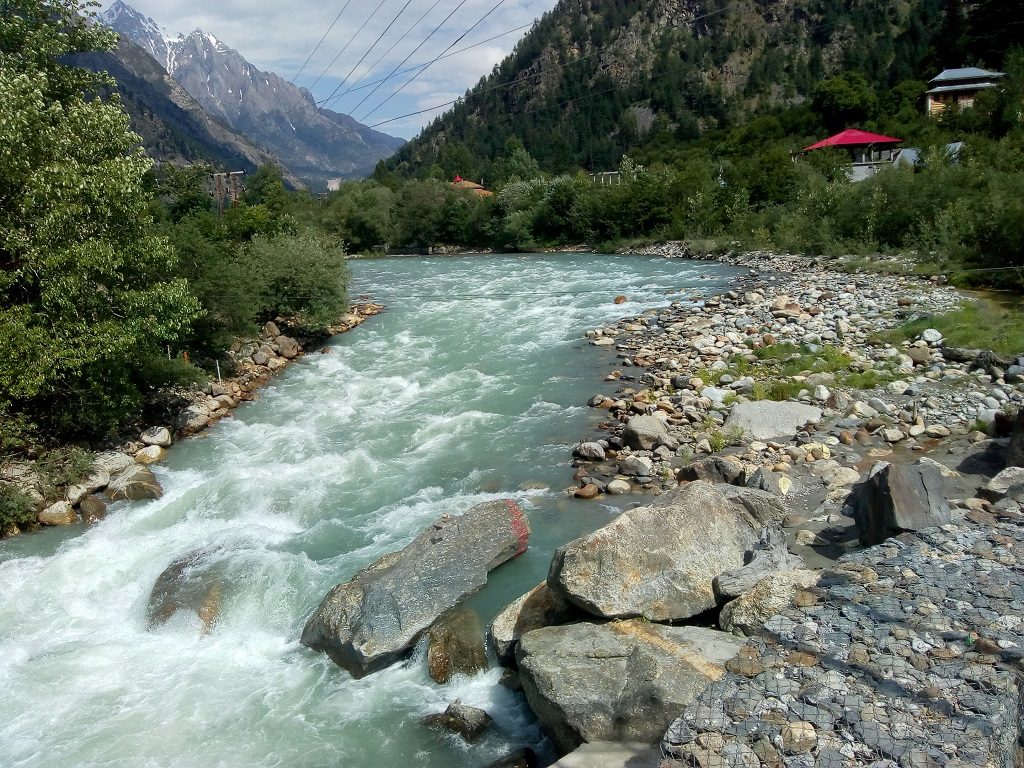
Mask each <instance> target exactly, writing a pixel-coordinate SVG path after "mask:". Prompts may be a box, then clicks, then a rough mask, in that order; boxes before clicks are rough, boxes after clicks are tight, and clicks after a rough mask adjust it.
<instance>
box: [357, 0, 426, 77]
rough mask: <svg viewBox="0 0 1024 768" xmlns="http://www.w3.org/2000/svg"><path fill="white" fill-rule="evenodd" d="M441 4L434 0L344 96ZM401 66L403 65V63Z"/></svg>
mask: <svg viewBox="0 0 1024 768" xmlns="http://www.w3.org/2000/svg"><path fill="white" fill-rule="evenodd" d="M440 4H441V0H434V4H433V5H432V6H430V7H429V8H427V10H426V11H424V12H423V15H422V16H420V17H419V18H418V19H416V21H414V22H413V24H412V26H411V27H409V28H408V29H407V30H405V32H404V33H403V34H402V35H401V37H399V38H398V39H397V40H396V41H395V42H393V43H392V44H391V47H390V48H388V49H387V50H386V51H384V53H382V54H381V55H380V56H378V57H377V60H376V61H375V62H373V64H371V65H370V66H369V68H368V69H367V70H366V73H364V74H362V75H360V76H359V78H358V79H357V80H356V81H355V82H354V83H352V85H350V86H349V87H348V88H346V89H345V93H343V94H341V95H342V96H346V95H347V94H349V93H351V92H352V91H354V90H356V86H357V85H359V83H361V82H362V81H363V78H364V77H366V75H367V74H369V73H370V72H373V70H374V69H376V68H377V65H378V64H380V63H381V62H382V61H383V60H384V59H385V57H387V56H388V55H389V54H390V53H391V52H392V51H393V50H395V48H397V47H398V45H399V44H400V43H401V42H402V41H403V40H405V38H406V37H408V36H409V33H411V32H412V31H413V30H414V29H416V27H418V26H419V25H420V24H421V23H422V22H423V20H424V19H425V18H427V16H428V15H429V14H430V12H431V11H433V10H434V9H435V8H437V6H438V5H440ZM403 63H404V62H403ZM399 66H401V64H400V65H399ZM378 82H379V81H378Z"/></svg>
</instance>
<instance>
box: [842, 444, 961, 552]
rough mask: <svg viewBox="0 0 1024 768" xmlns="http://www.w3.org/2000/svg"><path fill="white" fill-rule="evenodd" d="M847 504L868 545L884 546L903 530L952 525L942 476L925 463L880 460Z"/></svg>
mask: <svg viewBox="0 0 1024 768" xmlns="http://www.w3.org/2000/svg"><path fill="white" fill-rule="evenodd" d="M846 503H847V504H848V505H850V506H851V507H853V509H854V516H855V518H856V520H857V529H858V530H859V531H860V540H861V543H862V544H864V545H865V546H871V545H873V544H881V543H882V542H883V541H885V540H886V539H887V538H889V537H890V536H895V535H897V534H899V533H902V532H903V531H920V530H922V529H923V528H931V527H933V526H936V525H945V524H946V523H948V522H950V520H951V515H950V512H949V504H948V502H947V501H946V497H945V496H944V495H943V493H942V475H941V474H940V472H939V470H938V469H936V468H935V467H934V466H930V465H926V464H890V463H888V462H885V461H880V462H878V463H876V464H875V466H873V467H872V468H871V471H870V472H869V473H868V476H867V479H865V480H864V482H862V483H860V484H859V485H857V486H856V487H854V489H853V491H852V492H851V493H850V496H849V498H848V499H847V501H846Z"/></svg>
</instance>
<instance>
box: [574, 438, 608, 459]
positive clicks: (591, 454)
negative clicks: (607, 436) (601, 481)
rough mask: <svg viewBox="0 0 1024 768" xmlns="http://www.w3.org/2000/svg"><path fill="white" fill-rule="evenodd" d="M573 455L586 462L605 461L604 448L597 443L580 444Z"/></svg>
mask: <svg viewBox="0 0 1024 768" xmlns="http://www.w3.org/2000/svg"><path fill="white" fill-rule="evenodd" d="M572 455H573V456H576V457H577V458H580V459H584V460H585V461H604V446H602V445H601V444H600V443H595V442H583V443H578V444H577V445H576V446H575V447H574V448H573V449H572Z"/></svg>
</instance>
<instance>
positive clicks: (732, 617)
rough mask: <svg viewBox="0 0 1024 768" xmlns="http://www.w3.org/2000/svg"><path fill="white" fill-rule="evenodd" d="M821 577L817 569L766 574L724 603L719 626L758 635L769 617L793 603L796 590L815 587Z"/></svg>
mask: <svg viewBox="0 0 1024 768" xmlns="http://www.w3.org/2000/svg"><path fill="white" fill-rule="evenodd" d="M820 576H821V573H820V572H819V571H811V570H806V569H795V570H788V571H779V572H778V573H771V574H768V575H767V576H765V577H764V578H762V579H761V580H759V581H758V582H757V583H755V584H754V586H753V587H751V588H750V589H749V590H748V591H746V592H745V593H744V594H742V595H741V596H740V597H738V598H737V599H735V600H733V601H732V602H729V603H726V604H725V606H724V607H723V608H722V611H721V613H720V614H719V616H718V623H719V626H721V627H722V629H723V630H725V631H726V632H732V633H733V634H735V635H740V636H750V635H754V634H757V633H758V632H760V631H761V628H762V626H763V625H764V623H765V622H766V621H768V619H770V618H771V617H772V616H774V615H776V614H777V613H780V612H781V611H782V610H784V609H785V608H789V607H791V606H792V605H793V598H794V596H795V595H796V593H797V590H800V589H807V588H809V587H812V586H814V585H815V584H817V583H818V579H819V578H820Z"/></svg>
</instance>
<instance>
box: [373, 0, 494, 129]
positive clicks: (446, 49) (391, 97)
mask: <svg viewBox="0 0 1024 768" xmlns="http://www.w3.org/2000/svg"><path fill="white" fill-rule="evenodd" d="M504 3H505V0H498V2H497V3H495V4H494V5H493V6H492V7H491V9H490V10H489V11H488V12H487V13H485V14H484V15H483V16H481V17H480V18H479V19H478V20H477V21H476V23H475V24H473V26H471V27H470V28H469V29H467V30H466V31H465V32H463V33H462V34H461V35H459V36H458V37H457V38H456V39H455V41H454V42H453V43H451V44H450V45H449V46H448V47H447V48H445V49H444V50H443V51H442V52H441V53H440V54H438V55H437V56H435V57H434V59H433V60H432V61H430V62H429V63H428V64H427V65H426V66H425V67H423V69H421V70H420V71H419V72H417V73H416V74H414V75H413V76H412V77H410V78H409V79H408V80H406V81H405V82H404V83H403V84H402V85H401V86H399V88H398V89H397V90H395V91H393V92H392V93H391V95H390V96H388V97H387V98H386V99H384V101H382V102H381V103H380V104H378V105H377V106H376V107H374V108H373V109H371V110H370V111H369V112H367V113H366V114H365V115H363V117H362V119H363V120H366V119H367V118H368V117H369V116H370V115H372V114H373V113H374V112H376V111H377V110H378V109H380V108H381V107H383V106H384V105H385V104H387V103H388V102H389V101H391V99H393V98H395V96H397V95H398V94H399V93H401V92H402V91H403V90H405V88H406V86H407V85H409V84H410V83H411V82H412V81H413V80H415V79H416V78H417V77H419V76H420V75H422V74H423V73H424V72H426V71H427V70H428V69H430V67H431V66H433V65H434V64H435V63H436V62H437V61H438V60H439V59H440V58H441V56H443V55H444V54H446V53H448V51H450V50H451V49H452V48H454V47H455V46H456V45H457V44H458V43H460V42H461V41H462V39H463V38H464V37H465V36H466V35H468V34H469V33H470V32H472V31H473V30H474V29H476V28H477V27H478V26H480V25H481V24H482V23H483V22H484V20H485V19H486V18H487V17H488V16H490V15H491V14H492V13H494V12H495V11H496V10H498V8H500V7H501V6H502V5H504Z"/></svg>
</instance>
